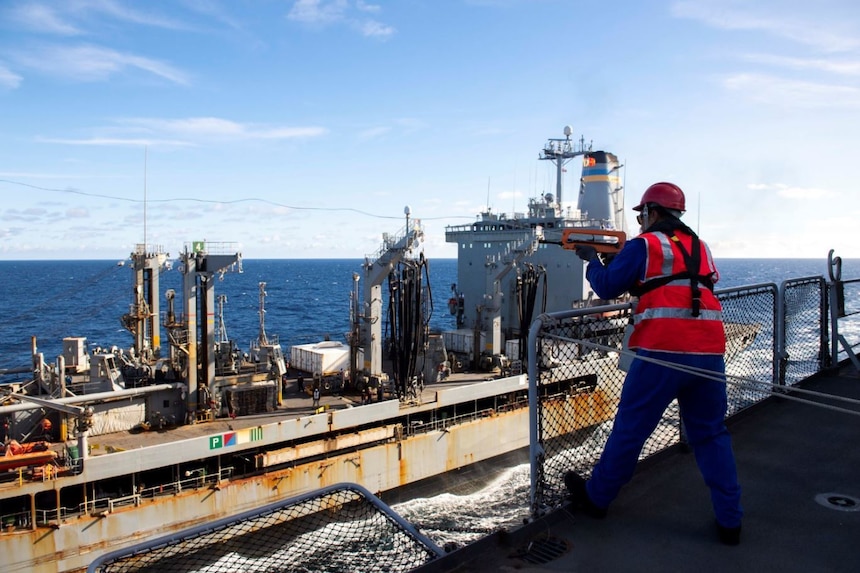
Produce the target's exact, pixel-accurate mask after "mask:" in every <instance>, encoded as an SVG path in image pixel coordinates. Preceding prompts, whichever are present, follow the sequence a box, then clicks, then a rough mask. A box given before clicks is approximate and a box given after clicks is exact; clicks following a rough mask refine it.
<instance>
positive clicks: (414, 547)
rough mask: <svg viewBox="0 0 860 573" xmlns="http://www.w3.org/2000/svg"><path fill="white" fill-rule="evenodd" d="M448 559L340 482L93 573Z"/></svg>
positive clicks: (103, 561)
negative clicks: (442, 557) (441, 556)
mask: <svg viewBox="0 0 860 573" xmlns="http://www.w3.org/2000/svg"><path fill="white" fill-rule="evenodd" d="M442 553H443V552H442V550H441V549H439V548H438V547H436V545H435V544H434V543H433V542H432V541H430V540H429V539H427V538H426V537H424V536H423V535H422V534H420V533H419V532H418V531H417V530H416V529H415V528H414V527H413V526H411V525H410V524H408V523H407V522H406V521H404V520H403V519H402V518H400V517H399V516H397V515H396V514H395V513H394V512H393V510H391V509H390V508H388V506H386V505H385V504H383V503H382V502H381V501H379V500H378V499H377V498H376V497H375V496H373V495H372V494H370V493H369V492H368V491H367V490H365V489H364V488H362V487H360V486H355V485H354V484H339V485H337V486H332V487H329V488H325V489H323V490H319V491H316V492H313V493H311V494H307V495H304V496H300V497H296V498H292V499H290V500H285V501H284V502H279V503H276V504H271V505H268V506H266V507H262V508H260V509H257V510H254V511H251V512H246V513H244V514H242V515H239V516H235V517H232V518H229V519H223V520H219V521H217V522H214V523H210V524H207V525H205V526H203V527H197V528H193V529H189V530H186V531H185V532H180V533H179V534H175V535H171V536H169V537H164V538H161V539H156V540H153V541H151V542H148V543H144V544H141V545H138V546H135V547H131V548H128V549H125V550H120V551H117V552H114V553H111V554H108V555H105V556H103V557H101V558H99V559H97V560H96V561H95V562H93V564H92V565H90V567H89V569H88V573H191V572H194V573H234V572H236V571H242V572H243V573H280V572H283V573H286V572H290V573H293V572H296V573H311V572H317V571H320V572H322V571H325V572H327V573H337V572H346V571H362V572H365V571H366V572H374V571H380V572H382V571H384V572H386V573H389V572H390V573H394V572H400V571H402V572H405V571H411V570H412V569H414V568H416V567H419V566H421V565H423V564H425V563H427V562H429V561H431V560H433V559H435V558H437V557H438V556H440V555H442Z"/></svg>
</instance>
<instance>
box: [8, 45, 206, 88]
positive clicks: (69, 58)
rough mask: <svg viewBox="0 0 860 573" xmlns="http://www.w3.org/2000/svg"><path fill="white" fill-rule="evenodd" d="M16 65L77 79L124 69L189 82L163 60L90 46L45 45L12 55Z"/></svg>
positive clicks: (95, 77)
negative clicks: (34, 49) (32, 50)
mask: <svg viewBox="0 0 860 573" xmlns="http://www.w3.org/2000/svg"><path fill="white" fill-rule="evenodd" d="M16 59H17V61H18V63H19V64H21V65H24V66H26V67H28V68H31V69H34V70H39V71H41V72H43V73H47V74H51V75H56V76H61V77H66V78H70V79H74V80H79V81H101V80H106V79H109V78H110V77H111V76H113V75H115V74H118V73H120V72H123V71H125V70H128V69H137V70H142V71H144V72H149V73H150V74H153V75H155V76H158V77H160V78H163V79H165V80H168V81H170V82H172V83H176V84H180V85H189V83H190V82H189V79H188V77H187V76H186V74H185V73H183V72H182V71H180V70H178V69H176V68H174V67H173V66H171V65H169V64H166V63H164V62H159V61H157V60H153V59H151V58H145V57H142V56H137V55H134V54H128V53H122V52H118V51H116V50H110V49H107V48H100V47H98V46H92V45H80V46H59V45H57V46H48V47H45V48H43V49H42V50H39V51H36V52H32V53H29V54H23V53H19V54H18V55H17V56H16Z"/></svg>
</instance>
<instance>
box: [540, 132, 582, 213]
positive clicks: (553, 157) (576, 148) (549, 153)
mask: <svg viewBox="0 0 860 573" xmlns="http://www.w3.org/2000/svg"><path fill="white" fill-rule="evenodd" d="M572 133H573V128H572V127H570V126H569V125H566V126H564V139H549V140H547V142H546V145H545V146H544V148H543V149H542V150H541V153H540V156H539V157H538V159H542V160H549V161H552V162H553V164H554V165H555V200H556V203H558V206H559V208H560V207H561V189H562V185H561V174H562V173H564V166H565V165H566V164H567V163H568V162H569V161H570V160H571V159H573V158H574V157H577V156H579V155H585V154H586V153H588V152H589V151H591V144H589V145H588V148H587V149H586V147H585V138H583V137H580V139H579V141H578V142H574V141H572V140H571V139H570V136H571V134H572Z"/></svg>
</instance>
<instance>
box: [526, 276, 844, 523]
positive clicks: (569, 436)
mask: <svg viewBox="0 0 860 573" xmlns="http://www.w3.org/2000/svg"><path fill="white" fill-rule="evenodd" d="M846 287H847V288H848V291H849V294H848V295H846V294H845V290H846ZM840 293H841V294H840ZM716 294H717V296H718V298H719V299H720V302H721V303H722V306H723V321H724V326H725V330H726V335H727V350H726V355H725V358H726V375H727V378H728V382H727V397H728V410H727V417H730V416H733V415H735V414H737V413H738V412H740V411H742V410H744V409H746V408H748V407H750V406H751V405H753V404H755V403H757V402H760V401H761V400H763V399H765V398H767V397H769V396H771V395H772V393H773V392H774V390H778V389H779V388H780V387H781V386H786V387H790V386H793V385H795V384H797V383H799V382H800V381H801V380H803V379H805V378H808V377H809V376H811V375H813V374H815V373H817V372H820V371H822V370H825V369H828V368H832V367H834V366H835V365H837V364H838V363H839V359H840V357H843V358H844V357H845V356H848V358H849V359H851V360H852V362H854V364H855V366H856V367H857V369H858V371H860V362H858V361H857V358H856V356H855V355H854V351H853V349H854V348H856V347H857V344H858V341H860V279H858V280H851V281H841V280H840V281H832V282H825V280H824V279H823V278H822V277H807V278H800V279H792V280H788V281H785V282H783V283H782V284H781V285H779V286H777V285H776V284H771V283H769V284H759V285H751V286H744V287H738V288H733V289H726V290H721V291H717V292H716ZM837 299H838V302H837ZM630 310H631V307H630V305H629V304H624V305H612V306H602V307H590V308H585V309H577V310H572V311H565V312H559V313H551V314H545V315H542V316H540V317H538V318H537V319H536V320H535V321H534V323H533V324H532V327H531V330H530V332H529V343H528V344H529V348H528V352H529V404H530V405H529V407H530V419H529V424H530V459H531V492H530V494H531V499H530V509H531V513H532V515H533V516H539V515H542V514H543V513H545V512H547V511H549V510H551V509H553V508H555V507H558V506H559V505H560V504H561V503H562V502H563V500H564V498H565V496H566V493H567V492H566V488H565V486H564V483H563V476H564V473H565V472H567V471H568V470H573V471H576V472H577V473H580V475H583V476H588V475H590V474H591V470H592V468H593V466H594V465H595V464H596V462H597V460H598V459H599V458H600V455H601V453H602V451H603V447H604V444H605V442H606V438H607V437H608V435H609V432H610V430H611V428H612V423H613V420H614V416H615V412H616V409H617V405H618V401H619V399H620V396H621V389H622V387H623V384H624V377H625V373H624V372H622V371H621V370H619V368H618V359H619V356H620V355H621V354H622V352H626V351H622V332H623V324H619V320H621V319H622V318H623V320H622V322H624V323H626V317H627V316H628V315H629V313H630ZM851 341H853V342H851ZM682 440H683V435H682V431H681V424H680V416H679V413H678V406H677V402H673V403H672V404H671V405H670V406H669V407H668V408H667V409H666V411H665V412H664V414H663V418H662V419H661V421H660V423H659V424H658V425H657V428H656V429H655V431H654V433H653V434H652V435H651V437H650V438H649V439H648V440H647V441H646V443H645V446H644V447H643V449H642V452H641V454H640V460H642V459H645V458H648V457H650V456H652V455H654V454H656V453H658V452H660V451H663V450H665V449H667V448H669V447H671V446H673V445H675V444H678V443H679V442H680V441H682Z"/></svg>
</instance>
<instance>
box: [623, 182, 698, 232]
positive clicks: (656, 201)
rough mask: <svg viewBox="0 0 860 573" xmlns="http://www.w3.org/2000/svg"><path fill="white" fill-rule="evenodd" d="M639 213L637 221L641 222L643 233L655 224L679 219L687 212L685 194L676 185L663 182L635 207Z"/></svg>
mask: <svg viewBox="0 0 860 573" xmlns="http://www.w3.org/2000/svg"><path fill="white" fill-rule="evenodd" d="M633 210H634V211H639V213H640V214H639V215H637V216H636V220H637V221H638V222H639V225H640V227H641V230H642V232H645V231H646V230H648V229H649V228H650V227H651V226H652V225H654V223H656V222H657V221H661V220H663V219H666V218H669V217H672V218H675V219H679V218H680V217H681V215H683V214H684V211H685V210H686V200H685V198H684V192H683V191H681V188H680V187H678V186H677V185H675V184H674V183H667V182H665V181H661V182H659V183H654V184H653V185H651V186H650V187H648V189H646V190H645V193H643V194H642V199H641V200H640V201H639V204H638V205H636V206H635V207H633Z"/></svg>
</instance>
